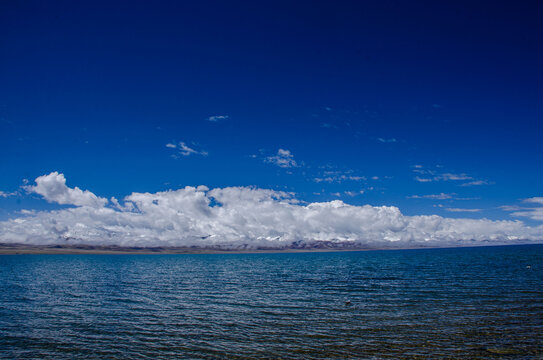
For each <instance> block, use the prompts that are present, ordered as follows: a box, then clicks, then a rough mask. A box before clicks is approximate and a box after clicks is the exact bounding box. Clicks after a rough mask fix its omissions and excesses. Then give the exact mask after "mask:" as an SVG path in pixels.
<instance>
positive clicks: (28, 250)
mask: <svg viewBox="0 0 543 360" xmlns="http://www.w3.org/2000/svg"><path fill="white" fill-rule="evenodd" d="M524 245H526V246H530V245H543V244H501V245H479V246H473V245H471V246H459V247H457V248H470V247H497V246H500V247H501V246H524ZM447 248H451V247H450V246H444V247H438V246H419V247H339V246H338V247H331V246H328V247H320V248H319V247H308V248H277V249H273V248H265V249H263V248H260V249H258V248H257V249H224V248H199V247H123V246H101V245H28V244H5V243H3V244H2V243H0V255H25V254H27V255H32V254H33V255H39V254H43V255H54V254H59V255H62V254H64V255H84V254H89V255H153V254H156V255H160V254H164V255H167V254H171V255H174V254H186V255H190V254H274V253H318V252H352V251H375V250H417V249H419V250H420V249H447Z"/></svg>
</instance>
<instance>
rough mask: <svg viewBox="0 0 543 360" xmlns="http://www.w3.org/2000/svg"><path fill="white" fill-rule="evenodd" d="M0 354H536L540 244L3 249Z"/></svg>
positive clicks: (542, 322) (542, 272)
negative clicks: (308, 249)
mask: <svg viewBox="0 0 543 360" xmlns="http://www.w3.org/2000/svg"><path fill="white" fill-rule="evenodd" d="M0 296H1V301H0V357H1V358H7V359H13V358H19V359H23V358H50V359H73V358H111V359H127V358H133V359H136V358H137V359H140V358H149V359H155V358H206V359H207V358H210V359H213V358H228V359H254V358H286V359H289V358H304V359H328V358H335V359H345V358H368V359H372V358H374V359H382V358H432V359H433V358H515V359H517V358H519V359H533V358H542V357H543V246H538V245H536V246H508V247H485V248H463V249H433V250H401V251H366V252H336V253H296V254H286V253H281V254H227V255H3V256H0Z"/></svg>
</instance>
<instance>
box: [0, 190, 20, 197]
mask: <svg viewBox="0 0 543 360" xmlns="http://www.w3.org/2000/svg"><path fill="white" fill-rule="evenodd" d="M15 195H17V192H16V191H13V192H6V191H1V190H0V198H8V197H12V196H15Z"/></svg>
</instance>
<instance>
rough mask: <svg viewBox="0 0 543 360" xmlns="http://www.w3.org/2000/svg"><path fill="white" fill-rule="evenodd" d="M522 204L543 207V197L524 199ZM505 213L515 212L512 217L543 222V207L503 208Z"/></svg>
mask: <svg viewBox="0 0 543 360" xmlns="http://www.w3.org/2000/svg"><path fill="white" fill-rule="evenodd" d="M522 202H524V203H530V204H538V205H543V197H532V198H529V199H524V200H523V201H522ZM501 208H502V209H503V210H505V211H515V212H513V213H512V214H511V215H513V216H521V217H527V218H530V219H532V220H537V221H543V206H542V207H535V208H533V207H520V206H507V205H506V206H502V207H501Z"/></svg>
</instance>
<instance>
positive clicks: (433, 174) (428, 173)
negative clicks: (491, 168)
mask: <svg viewBox="0 0 543 360" xmlns="http://www.w3.org/2000/svg"><path fill="white" fill-rule="evenodd" d="M412 168H413V169H412V171H413V172H414V173H417V174H420V175H422V176H423V177H421V176H419V175H417V176H415V180H416V181H418V182H432V181H458V182H460V181H468V180H471V181H468V182H464V183H462V184H460V186H477V185H490V184H492V183H491V182H489V181H487V180H476V179H474V178H473V176H470V175H468V174H465V173H460V174H454V173H449V172H447V173H438V171H436V170H430V169H424V168H423V166H422V165H413V166H412ZM436 168H443V166H440V165H438V166H436Z"/></svg>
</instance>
